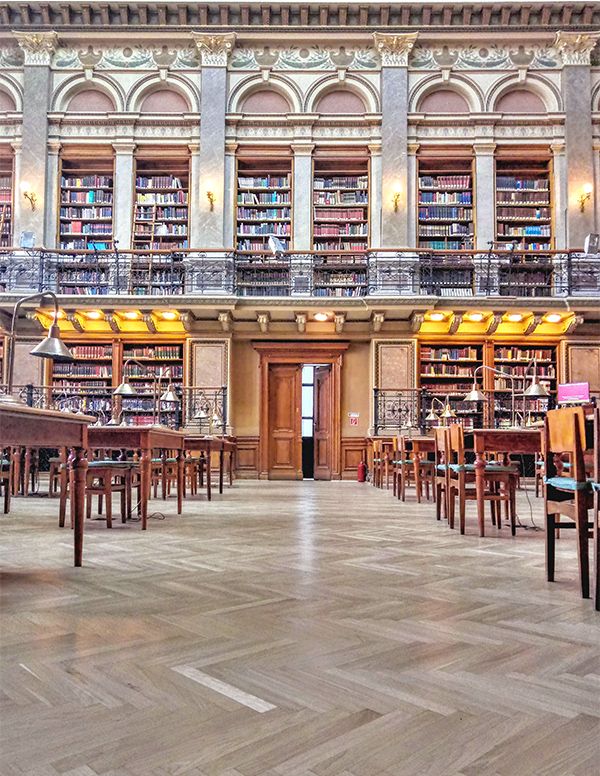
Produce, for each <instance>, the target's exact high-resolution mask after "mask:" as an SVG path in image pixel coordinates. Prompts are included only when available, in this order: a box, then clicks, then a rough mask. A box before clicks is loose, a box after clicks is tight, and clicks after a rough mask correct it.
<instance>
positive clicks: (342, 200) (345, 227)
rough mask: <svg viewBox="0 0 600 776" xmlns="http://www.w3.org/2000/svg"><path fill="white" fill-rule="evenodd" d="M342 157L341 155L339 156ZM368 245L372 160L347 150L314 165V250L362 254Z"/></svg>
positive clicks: (363, 152)
mask: <svg viewBox="0 0 600 776" xmlns="http://www.w3.org/2000/svg"><path fill="white" fill-rule="evenodd" d="M338 153H339V152H338ZM368 244H369V158H368V155H367V152H366V150H364V151H363V150H361V149H347V151H346V153H345V155H344V156H343V157H341V158H340V157H339V156H337V157H334V158H331V157H327V156H320V155H319V153H318V151H317V153H316V154H315V158H314V162H313V249H314V250H316V251H347V250H351V251H361V250H366V248H367V247H368Z"/></svg>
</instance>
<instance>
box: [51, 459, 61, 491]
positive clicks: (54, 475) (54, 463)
mask: <svg viewBox="0 0 600 776" xmlns="http://www.w3.org/2000/svg"><path fill="white" fill-rule="evenodd" d="M48 463H49V464H50V469H49V472H48V498H56V497H57V496H58V495H59V492H60V467H61V465H62V463H63V460H62V458H61V457H60V456H56V457H53V458H50V459H49V461H48Z"/></svg>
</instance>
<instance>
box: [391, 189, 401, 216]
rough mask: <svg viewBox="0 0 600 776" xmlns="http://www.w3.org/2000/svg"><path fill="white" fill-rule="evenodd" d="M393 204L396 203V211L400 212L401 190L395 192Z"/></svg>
mask: <svg viewBox="0 0 600 776" xmlns="http://www.w3.org/2000/svg"><path fill="white" fill-rule="evenodd" d="M392 204H393V205H394V213H397V212H398V208H399V206H400V192H399V191H397V192H396V193H395V194H394V197H393V199H392Z"/></svg>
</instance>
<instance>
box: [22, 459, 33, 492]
mask: <svg viewBox="0 0 600 776" xmlns="http://www.w3.org/2000/svg"><path fill="white" fill-rule="evenodd" d="M23 469H24V471H23V485H22V488H23V495H24V496H28V495H29V478H30V476H31V447H26V448H25V463H24V467H23Z"/></svg>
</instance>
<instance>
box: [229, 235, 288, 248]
mask: <svg viewBox="0 0 600 776" xmlns="http://www.w3.org/2000/svg"><path fill="white" fill-rule="evenodd" d="M280 239H281V238H280ZM281 241H282V243H283V244H284V246H285V248H286V249H287V248H288V247H289V242H288V240H285V239H282V240H281ZM238 250H239V251H263V250H265V243H264V242H262V241H260V240H240V241H239V242H238Z"/></svg>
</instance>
